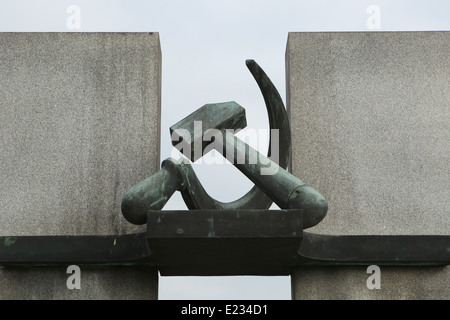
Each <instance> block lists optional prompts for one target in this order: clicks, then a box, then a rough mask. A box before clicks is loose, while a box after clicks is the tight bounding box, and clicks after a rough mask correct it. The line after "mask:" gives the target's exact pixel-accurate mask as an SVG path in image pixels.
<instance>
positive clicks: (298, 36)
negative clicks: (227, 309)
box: [286, 32, 450, 299]
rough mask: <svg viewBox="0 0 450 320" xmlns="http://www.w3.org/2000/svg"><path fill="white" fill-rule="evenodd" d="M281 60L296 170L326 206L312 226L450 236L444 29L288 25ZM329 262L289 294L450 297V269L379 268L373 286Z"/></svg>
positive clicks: (448, 63) (298, 274) (449, 83)
mask: <svg viewBox="0 0 450 320" xmlns="http://www.w3.org/2000/svg"><path fill="white" fill-rule="evenodd" d="M286 61H287V66H286V74H287V92H288V96H287V104H288V112H289V114H290V121H291V128H292V141H293V148H292V165H291V167H292V172H293V174H295V175H296V176H297V177H299V178H300V179H302V180H303V181H305V182H307V183H308V184H310V185H311V186H313V187H314V188H315V189H317V190H318V191H319V192H321V193H322V194H323V195H324V196H325V198H326V199H327V200H328V202H329V211H328V215H327V217H326V218H325V219H324V220H323V221H322V222H321V223H320V224H319V225H318V226H316V227H314V228H312V229H310V230H309V231H314V232H317V233H327V234H336V235H337V234H359V235H364V234H441V235H442V234H443V235H448V234H450V193H449V190H450V166H449V158H450V144H449V141H450V125H449V124H450V77H449V75H450V32H374V33H367V32H342V33H340V32H336V33H322V32H320V33H290V34H289V38H288V44H287V51H286ZM327 270H328V269H323V270H322V269H321V270H312V269H304V270H302V269H298V270H296V271H294V273H293V298H295V299H303V298H307V299H321V298H330V293H333V294H332V297H334V298H337V299H346V298H349V299H358V298H361V299H366V298H376V299H397V298H398V299H402V298H407V299H422V298H423V299H428V298H430V299H440V298H441V299H449V298H450V269H449V268H444V269H432V270H430V269H423V270H422V269H408V268H404V269H401V268H400V269H389V268H382V269H381V276H382V283H383V284H384V286H382V288H381V289H380V290H376V291H377V292H376V293H374V292H368V291H369V290H368V289H367V287H366V283H365V280H366V279H367V277H368V276H369V275H368V274H366V273H365V271H366V270H365V268H339V270H334V271H332V270H330V271H327ZM388 270H389V271H388ZM426 270H430V272H427V271H426ZM355 278H358V279H359V280H358V281H356V282H354V281H353V282H352V281H350V280H349V279H355ZM325 279H326V280H325ZM393 282H395V283H393ZM389 286H392V288H394V287H396V289H395V290H394V289H392V290H391V289H386V288H389Z"/></svg>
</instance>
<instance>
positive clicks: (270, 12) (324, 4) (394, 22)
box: [0, 0, 450, 299]
mask: <svg viewBox="0 0 450 320" xmlns="http://www.w3.org/2000/svg"><path fill="white" fill-rule="evenodd" d="M71 5H75V6H77V7H78V8H79V10H80V11H79V12H80V15H79V18H80V20H79V21H80V25H79V27H80V29H69V28H68V25H67V20H68V19H69V18H70V16H71V13H68V12H67V9H68V7H69V6H71ZM372 5H375V6H377V8H379V18H380V19H379V24H378V25H377V24H375V25H374V22H373V20H371V17H372V15H373V11H371V12H370V13H368V12H367V9H368V7H369V6H372ZM72 22H73V21H72ZM69 25H71V26H72V27H74V26H75V27H78V26H77V25H74V24H70V23H69ZM373 27H375V28H376V29H371V28H373ZM421 30H450V1H448V0H428V1H423V0H391V1H387V0H386V1H381V0H380V1H377V0H371V1H368V0H340V1H335V0H315V1H313V0H309V1H306V0H297V1H294V0H278V1H275V0H273V1H269V0H258V1H257V0H251V1H245V0H241V1H237V0H226V1H225V0H209V1H207V0H203V1H200V0H184V1H183V0H158V1H151V0H147V1H145V0H97V1H92V0H70V1H69V0H40V1H37V0H28V1H26V0H0V32H11V31H13V32H16V31H23V32H25V31H35V32H41V31H63V32H65V31H67V32H73V31H75V32H78V31H79V32H92V31H120V32H127V31H134V32H159V34H160V39H161V49H162V63H163V66H162V84H163V85H162V120H161V134H162V136H161V160H163V159H165V158H168V157H170V156H171V152H172V148H171V142H170V136H169V127H170V126H171V125H172V124H174V123H176V122H177V121H178V120H180V119H182V118H183V117H185V116H186V115H188V114H190V113H191V112H193V111H195V110H196V109H198V108H199V107H201V106H203V105H204V104H206V103H214V102H225V101H231V100H234V101H236V102H238V103H239V104H240V105H242V106H243V107H244V108H245V109H246V115H247V123H248V127H247V128H251V129H256V130H257V129H268V122H267V116H266V113H265V106H264V101H263V99H262V96H261V93H260V91H259V89H258V87H257V85H256V83H255V82H254V80H253V78H252V77H251V75H250V73H249V72H248V70H247V68H246V66H245V60H246V59H248V58H252V59H255V60H256V61H257V62H258V63H259V64H260V66H261V67H262V68H263V69H264V70H265V71H266V73H267V74H268V75H269V77H270V78H271V79H272V81H273V82H274V84H275V86H276V87H277V88H278V90H279V92H280V94H281V96H282V97H283V99H284V101H286V99H285V59H284V55H285V48H286V41H287V36H288V32H295V31H421ZM293 129H295V128H293ZM265 143H266V142H264V141H260V144H258V145H256V146H255V147H258V148H259V149H260V151H262V152H265V151H266V148H267V146H266V145H265ZM194 168H195V171H196V172H197V174H198V176H199V179H200V180H201V181H202V183H203V185H204V186H205V188H206V190H207V191H208V192H209V193H210V194H211V195H212V196H213V197H215V198H216V199H217V200H221V201H232V200H235V199H237V198H239V197H241V196H242V195H243V194H245V193H246V192H247V191H248V190H249V189H250V188H251V187H252V184H251V183H250V182H249V181H248V180H247V179H246V178H245V177H243V176H242V175H241V174H240V173H239V172H238V171H237V170H236V169H234V167H232V166H220V165H219V167H218V166H208V165H195V166H194ZM216 175H220V176H221V177H227V182H226V183H223V182H222V183H218V179H214V176H216ZM299 178H300V179H301V177H299ZM166 208H167V209H184V208H185V206H184V204H183V202H182V200H181V197H180V196H178V195H175V196H174V197H173V198H172V199H171V200H170V201H169V203H168V204H167V206H166ZM159 286H160V290H159V295H160V299H290V294H291V291H290V279H289V277H160V284H159Z"/></svg>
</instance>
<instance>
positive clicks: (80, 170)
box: [0, 33, 161, 299]
mask: <svg viewBox="0 0 450 320" xmlns="http://www.w3.org/2000/svg"><path fill="white" fill-rule="evenodd" d="M160 96H161V52H160V43H159V35H158V34H157V33H1V34H0V109H1V117H0V149H1V150H2V152H1V153H0V164H1V165H0V177H1V180H2V183H1V184H0V194H1V200H0V201H1V205H0V235H57V234H59V235H71V234H72V235H81V234H123V233H131V232H136V231H140V230H142V229H141V228H137V227H136V226H133V225H131V224H129V223H128V222H127V221H126V220H125V219H123V217H122V214H121V212H120V204H121V200H122V196H123V195H124V194H125V192H126V191H127V190H128V189H129V188H130V187H131V186H133V185H134V184H136V183H137V182H139V181H141V180H143V179H145V178H146V177H148V176H149V175H151V174H153V173H154V172H156V171H157V170H158V169H159V162H160V159H159V150H160V142H159V141H160V128H159V126H160ZM130 270H131V269H130ZM65 271H66V270H65V269H64V270H63V269H58V270H56V269H54V270H53V269H52V270H50V269H45V270H44V269H42V270H41V269H39V270H34V269H27V270H26V271H22V270H14V271H11V270H5V269H3V270H0V279H1V280H0V298H2V299H33V298H38V299H53V298H60V299H66V298H67V299H72V298H76V299H84V298H89V299H91V298H98V299H110V298H120V299H127V298H137V296H139V297H140V298H147V299H153V298H155V297H156V296H157V273H156V270H154V269H150V270H147V271H146V272H142V270H140V271H137V272H136V273H135V272H131V271H125V270H123V271H121V272H117V270H106V269H99V270H87V269H82V277H81V278H82V284H81V286H82V289H81V290H68V289H67V288H66V285H65V279H66V278H67V276H68V275H67V274H66V273H65ZM52 279H53V280H52ZM19 287H20V288H19Z"/></svg>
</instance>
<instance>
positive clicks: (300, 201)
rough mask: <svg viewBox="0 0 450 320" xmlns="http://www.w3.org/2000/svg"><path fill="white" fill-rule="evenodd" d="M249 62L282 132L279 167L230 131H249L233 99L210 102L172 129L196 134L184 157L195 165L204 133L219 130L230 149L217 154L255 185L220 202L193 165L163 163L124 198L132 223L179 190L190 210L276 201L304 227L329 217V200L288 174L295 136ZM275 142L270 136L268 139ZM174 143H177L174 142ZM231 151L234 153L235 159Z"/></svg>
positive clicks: (273, 90)
mask: <svg viewBox="0 0 450 320" xmlns="http://www.w3.org/2000/svg"><path fill="white" fill-rule="evenodd" d="M246 64H247V67H248V69H249V70H250V72H251V74H252V75H253V77H254V78H255V80H256V82H257V84H258V85H259V88H260V90H261V92H262V95H263V97H264V101H265V104H266V108H267V112H268V115H269V124H270V128H271V129H272V130H273V129H276V130H278V132H279V138H280V139H279V144H278V146H279V148H278V149H279V150H278V151H279V155H277V158H278V159H279V161H278V163H276V162H275V161H274V160H272V159H271V158H273V157H271V156H272V152H273V151H272V150H271V148H270V147H269V150H268V153H267V157H266V156H264V155H262V154H261V153H259V152H258V151H256V150H255V149H253V148H252V147H250V146H248V145H247V144H245V143H244V142H243V141H241V140H240V139H239V138H237V137H236V136H234V134H233V133H230V130H227V129H232V130H236V129H238V128H242V127H245V125H246V120H245V110H244V109H243V108H242V107H241V106H239V105H238V104H237V103H236V102H234V101H231V102H225V103H218V104H207V105H205V106H203V107H202V108H200V109H198V110H197V111H195V112H194V113H192V114H191V115H189V116H187V117H186V118H184V119H183V120H181V121H179V122H178V123H177V124H175V125H173V126H172V127H171V128H170V131H171V133H172V137H173V134H174V133H175V134H176V133H177V132H180V131H181V132H182V131H183V130H184V132H187V133H188V134H187V136H188V137H192V136H194V138H193V139H190V141H189V142H187V143H186V144H185V145H186V147H187V148H185V149H190V151H191V152H184V155H185V156H186V157H188V158H189V159H190V160H192V161H195V160H196V159H197V158H198V156H196V154H195V153H194V152H192V150H194V149H195V148H196V147H198V146H199V144H200V148H201V152H202V154H203V152H205V151H206V150H208V144H207V143H205V140H204V139H203V136H204V134H205V132H207V131H208V129H216V130H220V132H222V134H221V136H222V137H223V141H221V144H222V145H225V146H226V148H225V149H226V150H227V154H225V150H224V149H223V148H217V149H216V150H217V151H219V152H220V153H222V155H223V156H224V157H226V158H227V159H228V160H229V161H231V162H232V164H233V165H234V166H235V167H236V168H237V169H239V170H240V171H241V172H242V173H243V174H244V175H246V176H247V177H248V178H249V179H250V180H251V181H252V182H253V183H254V184H255V186H254V187H253V188H252V189H251V190H250V191H249V192H248V193H247V194H245V195H244V196H243V197H242V198H240V199H238V200H236V201H233V202H230V203H223V202H219V201H217V200H215V199H213V198H212V197H211V196H209V195H208V194H207V193H206V191H205V189H204V188H203V186H202V185H201V183H200V181H199V180H198V178H197V176H196V175H195V172H194V170H193V169H192V166H191V165H190V164H189V163H187V162H181V163H180V161H177V160H174V159H172V158H169V159H166V160H164V161H163V163H162V166H161V167H162V168H161V170H160V171H159V172H157V173H155V174H154V175H153V176H151V177H149V178H147V179H145V180H144V181H142V182H140V183H138V184H137V185H135V186H134V187H132V188H131V189H130V190H129V191H128V192H127V194H126V195H125V196H124V198H123V201H122V213H123V215H124V217H125V218H126V219H127V220H128V221H129V222H131V223H134V224H145V223H146V221H147V213H148V212H149V211H150V210H160V209H162V208H163V207H164V205H165V204H166V202H167V201H168V200H169V198H170V197H171V196H172V194H173V193H174V192H175V191H177V190H178V191H180V192H181V194H182V196H183V199H184V201H185V203H186V205H187V207H188V208H189V209H191V210H196V209H202V210H240V209H241V210H244V209H268V208H269V207H270V206H271V204H272V203H273V202H275V203H276V204H277V205H278V206H279V207H280V208H281V209H302V210H303V214H304V217H303V219H304V228H309V227H312V226H314V225H316V224H317V223H319V222H320V221H321V220H322V219H323V218H324V217H325V215H326V213H327V209H328V205H327V201H326V200H325V198H324V197H323V196H322V195H321V194H320V193H318V192H317V191H316V190H314V189H313V188H311V187H310V186H308V185H307V184H305V183H304V182H303V181H301V180H299V179H298V178H296V177H295V176H293V175H292V174H290V173H289V172H287V171H286V168H287V165H288V163H289V160H290V144H291V132H290V126H289V119H288V116H287V112H286V109H285V107H284V104H283V101H282V100H281V97H280V95H279V93H278V91H277V89H276V88H275V86H274V85H273V83H272V81H271V80H270V79H269V77H268V76H267V75H266V73H265V72H264V71H263V70H262V69H261V67H260V66H259V65H258V64H257V63H256V62H255V61H254V60H247V61H246ZM195 121H201V123H203V124H206V128H204V129H205V130H203V131H202V132H194V131H195V130H194V129H193V127H194V126H193V124H194V122H195ZM272 130H271V131H272ZM197 131H198V130H197ZM272 138H273V137H272V136H271V137H270V139H272ZM198 140H200V142H199V141H198ZM176 142H177V141H173V144H174V145H175V143H176ZM269 145H272V144H271V143H269ZM189 147H190V148H189ZM211 149H212V148H209V150H208V151H211ZM229 150H232V152H231V154H232V155H231V157H230V152H229ZM197 154H198V153H197ZM252 156H254V157H255V159H257V161H256V163H245V161H244V163H242V161H238V160H239V159H249V158H250V157H252ZM264 170H272V173H270V174H264V173H263V172H264Z"/></svg>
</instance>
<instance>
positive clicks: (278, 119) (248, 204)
mask: <svg viewBox="0 0 450 320" xmlns="http://www.w3.org/2000/svg"><path fill="white" fill-rule="evenodd" d="M246 65H247V67H248V69H249V70H250V72H251V74H252V75H253V77H254V78H255V80H256V83H257V84H258V86H259V88H260V90H261V93H262V95H263V97H264V102H265V104H266V108H267V113H268V116H269V125H270V129H271V131H272V129H277V130H279V131H278V132H279V135H278V136H279V148H278V151H279V157H275V158H278V159H279V160H278V165H279V166H280V167H282V168H283V169H286V168H287V165H288V163H289V160H290V149H291V129H290V126H289V119H288V116H287V112H286V109H285V107H284V103H283V100H282V99H281V97H280V94H279V93H278V91H277V89H276V88H275V86H274V85H273V83H272V81H271V80H270V79H269V77H268V76H267V75H266V73H265V72H264V71H263V70H262V69H261V67H260V66H259V65H258V64H257V63H256V62H255V61H254V60H247V61H246ZM271 142H272V136H271V135H270V143H269V145H270V146H271V145H272V143H271ZM271 152H272V150H271V147H269V150H268V154H267V157H269V158H270V156H271ZM273 161H275V159H273ZM171 164H172V165H173V163H172V161H171V159H167V160H165V161H164V162H163V166H164V165H169V166H170V165H171ZM177 167H178V168H179V172H180V174H181V176H182V179H183V180H184V181H185V182H186V183H185V184H184V185H185V187H184V189H183V190H181V194H182V196H183V199H184V202H185V203H186V205H187V206H188V208H189V209H205V210H206V209H214V210H235V209H268V208H269V207H270V206H271V205H272V200H271V199H270V198H269V197H267V196H266V195H265V194H264V192H262V191H261V190H260V189H259V188H258V187H257V186H253V188H252V189H251V190H250V191H249V192H247V193H246V194H245V195H244V196H243V197H242V198H240V199H238V200H235V201H233V202H229V203H223V202H220V201H217V200H215V199H213V198H212V197H211V196H209V195H208V194H207V193H206V191H205V189H204V188H203V186H202V185H201V183H200V181H199V180H198V178H197V176H196V174H195V172H194V170H193V169H192V166H191V165H190V164H181V165H180V166H177Z"/></svg>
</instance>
